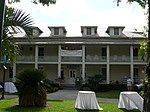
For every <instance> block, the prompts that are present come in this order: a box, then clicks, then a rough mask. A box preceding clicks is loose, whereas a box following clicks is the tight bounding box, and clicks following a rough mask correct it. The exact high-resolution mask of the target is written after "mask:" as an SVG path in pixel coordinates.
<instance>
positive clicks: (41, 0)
mask: <svg viewBox="0 0 150 112" xmlns="http://www.w3.org/2000/svg"><path fill="white" fill-rule="evenodd" d="M15 2H20V0H8V3H9V4H11V3H15ZM32 2H33V3H35V4H38V3H41V4H43V5H47V6H49V4H55V3H56V0H33V1H32Z"/></svg>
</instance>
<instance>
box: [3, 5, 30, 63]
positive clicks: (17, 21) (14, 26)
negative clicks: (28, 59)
mask: <svg viewBox="0 0 150 112" xmlns="http://www.w3.org/2000/svg"><path fill="white" fill-rule="evenodd" d="M32 25H33V19H32V18H31V16H30V15H29V14H26V13H25V12H23V11H22V10H19V9H14V8H11V7H8V6H6V12H5V18H4V29H3V39H2V55H6V56H7V57H8V58H9V59H10V65H12V64H13V62H15V59H16V57H17V56H18V55H19V47H18V45H17V44H16V43H15V40H14V37H13V34H14V33H19V32H23V31H25V33H26V34H27V35H30V34H31V30H30V29H31V27H32Z"/></svg>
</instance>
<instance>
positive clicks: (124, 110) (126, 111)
mask: <svg viewBox="0 0 150 112" xmlns="http://www.w3.org/2000/svg"><path fill="white" fill-rule="evenodd" d="M120 110H122V111H123V112H140V111H139V110H138V109H133V110H126V109H120Z"/></svg>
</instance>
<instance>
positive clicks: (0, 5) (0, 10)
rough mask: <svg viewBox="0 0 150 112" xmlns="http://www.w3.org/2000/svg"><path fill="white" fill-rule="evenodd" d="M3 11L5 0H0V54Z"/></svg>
mask: <svg viewBox="0 0 150 112" xmlns="http://www.w3.org/2000/svg"><path fill="white" fill-rule="evenodd" d="M4 13H5V0H0V54H1V49H2V35H3V24H4Z"/></svg>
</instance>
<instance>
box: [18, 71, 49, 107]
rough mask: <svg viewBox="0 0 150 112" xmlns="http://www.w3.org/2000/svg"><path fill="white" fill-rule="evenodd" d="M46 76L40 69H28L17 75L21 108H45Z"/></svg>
mask: <svg viewBox="0 0 150 112" xmlns="http://www.w3.org/2000/svg"><path fill="white" fill-rule="evenodd" d="M45 78H46V75H45V74H44V73H43V71H40V70H38V69H27V70H24V71H23V72H21V73H19V74H17V75H16V79H17V81H16V82H17V85H18V86H17V88H18V95H19V106H22V107H45V106H46V102H47V89H46V87H47V86H46V85H45V84H44V82H43V80H44V79H45Z"/></svg>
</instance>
